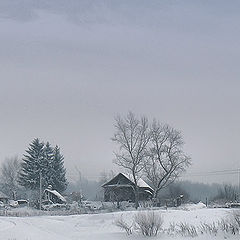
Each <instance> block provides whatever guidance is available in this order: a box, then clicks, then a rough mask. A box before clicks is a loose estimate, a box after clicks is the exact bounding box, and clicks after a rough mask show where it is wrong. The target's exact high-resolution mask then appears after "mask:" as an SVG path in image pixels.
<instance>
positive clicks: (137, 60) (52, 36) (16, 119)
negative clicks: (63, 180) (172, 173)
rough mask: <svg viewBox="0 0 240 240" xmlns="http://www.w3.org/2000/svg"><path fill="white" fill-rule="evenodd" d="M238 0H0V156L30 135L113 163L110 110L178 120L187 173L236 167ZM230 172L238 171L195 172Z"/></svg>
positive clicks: (89, 169) (92, 167)
mask: <svg viewBox="0 0 240 240" xmlns="http://www.w3.org/2000/svg"><path fill="white" fill-rule="evenodd" d="M239 11H240V1H237V0H236V1H234V0H232V1H223V0H212V1H209V0H208V1H207V0H201V1H200V0H199V1H192V0H189V1H187V0H181V1H180V0H179V1H177V0H176V1H172V0H165V1H164V0H131V1H129V0H108V1H107V0H101V1H100V0H85V1H80V0H52V1H49V0H43V1H37V0H35V1H34V0H26V1H19V0H11V1H9V0H0V39H1V41H0V73H1V78H0V83H1V85H0V110H1V111H0V162H1V161H3V160H4V159H5V158H6V157H11V156H14V155H18V156H19V157H22V154H23V153H24V151H25V149H26V148H27V147H28V144H29V143H30V142H31V141H32V140H33V138H35V137H39V138H40V139H41V140H43V141H50V143H52V144H58V145H59V146H60V147H61V149H62V153H63V154H64V156H65V165H66V167H67V169H68V174H69V178H74V175H75V174H76V173H75V171H74V168H75V167H76V166H77V167H78V168H79V169H80V170H81V171H82V173H83V175H85V176H86V177H89V178H93V179H94V178H95V179H97V178H98V177H99V173H100V172H101V171H103V170H110V169H112V168H114V166H113V163H112V160H113V149H114V144H113V143H112V142H111V140H110V138H111V137H112V135H113V132H114V127H113V125H114V116H116V114H126V113H127V112H128V111H129V110H131V111H133V112H135V113H136V114H139V115H141V114H145V115H147V116H149V117H150V118H152V117H155V118H157V119H159V120H160V121H161V122H164V123H169V124H170V125H172V126H173V127H175V128H177V129H179V130H181V131H182V133H183V135H184V139H185V142H186V146H185V148H186V151H187V153H189V154H190V155H191V157H192V162H193V165H192V167H191V169H190V170H189V172H188V174H191V173H196V172H206V171H215V170H224V169H236V168H240V161H239V159H240V156H239V146H240V141H239V138H240V109H239V102H240V93H239V90H240V81H239V76H240V67H239V59H240V47H239V42H240V25H239V22H240V15H239ZM193 180H195V181H205V182H206V181H209V182H210V181H217V182H219V181H230V180H231V181H233V182H234V181H235V182H236V181H237V176H235V175H234V176H231V177H229V176H227V175H224V176H219V177H214V178H210V177H207V178H206V177H198V178H196V177H194V178H193Z"/></svg>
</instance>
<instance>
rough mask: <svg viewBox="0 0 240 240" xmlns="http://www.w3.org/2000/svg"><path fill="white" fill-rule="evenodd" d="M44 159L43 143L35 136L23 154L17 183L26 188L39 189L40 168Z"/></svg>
mask: <svg viewBox="0 0 240 240" xmlns="http://www.w3.org/2000/svg"><path fill="white" fill-rule="evenodd" d="M44 161H45V158H44V143H43V142H40V140H39V139H38V138H35V139H34V140H33V141H32V143H30V146H29V147H28V149H27V150H26V154H25V155H24V158H23V162H22V165H21V167H22V169H21V172H20V174H19V184H20V185H21V186H24V187H25V188H27V189H32V190H36V189H39V182H40V170H42V168H43V166H44V165H45V163H44Z"/></svg>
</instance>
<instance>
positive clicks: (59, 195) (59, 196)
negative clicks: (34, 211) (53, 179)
mask: <svg viewBox="0 0 240 240" xmlns="http://www.w3.org/2000/svg"><path fill="white" fill-rule="evenodd" d="M44 191H45V192H50V193H52V194H53V195H55V196H56V197H57V198H59V199H60V200H61V201H63V202H66V201H67V200H66V199H65V197H63V196H62V195H61V194H60V193H59V192H58V191H56V190H51V189H48V188H47V189H45V190H44Z"/></svg>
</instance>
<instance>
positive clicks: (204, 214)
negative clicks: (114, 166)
mask: <svg viewBox="0 0 240 240" xmlns="http://www.w3.org/2000/svg"><path fill="white" fill-rule="evenodd" d="M156 211H158V212H161V214H162V216H163V218H164V226H163V227H164V228H165V227H168V226H169V223H171V222H175V223H177V222H186V223H191V224H194V225H198V224H200V223H201V222H208V223H211V222H213V221H218V220H221V219H222V218H224V217H227V216H228V215H229V214H230V212H231V210H230V209H206V208H200V207H194V206H186V207H185V208H183V209H178V210H173V209H172V210H156ZM134 214H136V212H135V211H129V212H115V213H105V214H86V215H75V216H38V217H0V239H1V240H73V239H74V240H125V239H128V240H131V239H147V238H146V237H142V236H141V235H140V234H133V235H130V236H127V235H126V233H125V232H122V231H121V230H120V229H119V228H118V227H116V226H115V225H114V224H113V222H114V220H115V219H117V218H119V217H120V216H121V215H122V217H123V218H126V219H128V220H131V219H132V218H133V217H134ZM226 238H227V239H239V236H233V235H225V236H224V234H219V235H218V236H217V237H215V236H209V235H200V236H198V237H196V238H195V239H197V240H203V239H204V240H205V239H207V240H210V239H226ZM154 239H164V240H169V239H174V237H171V236H168V235H167V234H159V235H158V236H157V237H156V238H154ZM175 239H184V238H183V237H179V236H177V237H175ZM185 239H186V238H185ZM188 239H191V238H190V237H188Z"/></svg>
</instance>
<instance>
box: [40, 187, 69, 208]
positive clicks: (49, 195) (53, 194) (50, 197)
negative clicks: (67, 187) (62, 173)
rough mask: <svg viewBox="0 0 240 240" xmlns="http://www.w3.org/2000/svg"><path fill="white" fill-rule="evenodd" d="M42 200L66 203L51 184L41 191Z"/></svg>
mask: <svg viewBox="0 0 240 240" xmlns="http://www.w3.org/2000/svg"><path fill="white" fill-rule="evenodd" d="M43 201H44V202H47V203H59V204H63V203H66V202H67V200H66V199H65V198H64V197H63V196H62V195H61V194H60V193H59V192H58V191H56V190H53V189H52V186H51V185H50V186H48V188H46V189H45V190H44V192H43Z"/></svg>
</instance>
